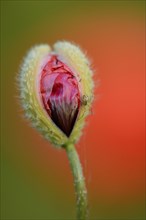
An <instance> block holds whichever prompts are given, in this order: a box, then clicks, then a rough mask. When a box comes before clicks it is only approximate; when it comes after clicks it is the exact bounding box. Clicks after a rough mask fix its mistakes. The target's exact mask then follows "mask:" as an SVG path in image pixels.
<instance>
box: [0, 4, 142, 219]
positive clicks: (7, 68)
mask: <svg viewBox="0 0 146 220" xmlns="http://www.w3.org/2000/svg"><path fill="white" fill-rule="evenodd" d="M1 6H2V7H1V10H2V11H1V31H2V32H1V61H2V66H1V94H2V96H1V101H2V103H1V120H2V146H1V165H2V166H1V171H2V172H1V177H2V178H1V188H2V196H1V198H2V199H1V219H18V220H22V219H23V220H24V219H29V220H31V219H33V220H37V219H40V220H43V219H48V220H70V219H75V195H74V187H73V182H72V175H71V172H70V168H69V164H68V161H67V157H66V154H65V152H64V151H63V150H60V151H59V150H56V149H54V148H53V147H52V146H51V145H50V144H49V143H47V142H46V141H45V140H44V139H43V138H42V137H41V136H40V135H39V134H38V133H37V131H35V130H34V129H32V128H31V126H30V125H29V123H28V122H27V121H25V119H23V116H22V110H21V107H20V105H19V100H18V98H17V97H18V91H17V88H16V81H15V78H16V75H17V73H18V70H19V65H20V62H21V61H22V58H23V56H24V54H25V53H26V51H27V50H28V49H29V48H30V47H32V46H33V45H35V44H38V43H48V44H50V45H52V44H53V43H54V42H56V41H57V40H68V41H72V42H75V43H77V44H79V45H80V46H81V48H83V49H84V50H85V51H86V52H87V54H88V56H89V58H90V60H91V62H92V68H93V69H94V71H95V74H94V80H95V85H96V86H95V101H94V104H93V107H92V111H91V115H90V116H89V117H88V119H87V123H86V127H85V129H84V133H83V136H82V138H81V139H80V141H79V143H78V144H77V150H78V152H79V154H80V158H81V161H82V164H83V169H84V173H85V177H86V182H87V188H88V193H89V204H90V218H89V219H95V220H97V219H99V220H101V219H112V220H113V219H116V220H118V219H125V220H127V219H137V220H140V219H144V218H145V213H144V204H145V197H144V195H145V163H144V160H145V156H144V151H145V149H144V130H145V125H144V72H145V50H144V44H145V29H144V28H145V20H144V16H145V11H144V1H132V0H131V1H13V0H11V1H9V0H5V1H4V0H3V1H1Z"/></svg>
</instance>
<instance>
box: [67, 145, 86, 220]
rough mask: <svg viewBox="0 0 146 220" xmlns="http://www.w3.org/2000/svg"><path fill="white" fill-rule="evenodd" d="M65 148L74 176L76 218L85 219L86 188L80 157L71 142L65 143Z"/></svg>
mask: <svg viewBox="0 0 146 220" xmlns="http://www.w3.org/2000/svg"><path fill="white" fill-rule="evenodd" d="M65 149H66V153H67V156H68V159H69V163H70V167H71V170H72V174H73V178H74V186H75V191H76V205H77V219H78V220H86V219H87V213H88V203H87V190H86V186H85V179H84V176H83V171H82V166H81V163H80V159H79V156H78V153H77V151H76V149H75V146H74V145H73V144H68V145H66V146H65Z"/></svg>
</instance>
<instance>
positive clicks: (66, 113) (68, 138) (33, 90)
mask: <svg viewBox="0 0 146 220" xmlns="http://www.w3.org/2000/svg"><path fill="white" fill-rule="evenodd" d="M19 87H20V98H21V102H22V105H23V108H24V110H25V115H26V117H27V118H28V119H30V120H31V122H32V125H33V126H34V127H36V128H37V129H38V130H39V131H40V132H41V133H42V135H43V136H44V137H45V138H46V139H48V140H49V141H51V142H52V143H53V144H54V145H55V146H64V145H67V144H68V143H75V142H76V141H77V140H78V138H79V137H80V135H81V129H82V127H83V125H84V120H85V116H86V115H87V114H88V113H89V110H90V106H91V102H92V97H93V81H92V71H91V70H90V67H89V61H88V60H87V58H86V57H85V55H84V54H83V53H82V52H81V50H80V49H79V47H77V46H75V45H73V44H71V43H69V42H57V43H56V44H55V45H54V46H53V49H51V48H50V47H49V46H48V45H38V46H35V47H33V48H32V49H31V50H30V51H29V52H28V54H27V55H26V58H25V59H24V62H23V64H22V67H21V70H20V75H19ZM85 98H86V99H85Z"/></svg>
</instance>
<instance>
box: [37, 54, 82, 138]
mask: <svg viewBox="0 0 146 220" xmlns="http://www.w3.org/2000/svg"><path fill="white" fill-rule="evenodd" d="M40 92H41V98H42V101H43V104H44V108H45V110H46V111H47V113H48V114H49V116H50V117H51V119H52V120H53V122H54V123H55V124H56V125H57V126H58V127H59V128H60V129H61V130H62V131H63V132H64V133H65V134H66V135H67V136H69V135H70V133H71V131H72V129H73V127H74V124H75V121H76V118H77V115H78V112H79V107H80V92H79V88H78V82H77V79H76V78H75V76H74V74H73V72H72V71H71V70H70V69H69V67H67V66H66V65H65V64H64V63H63V62H62V61H60V60H59V59H58V57H57V56H56V55H52V56H51V59H49V61H48V62H47V64H46V65H45V67H44V68H43V70H42V73H41V80H40Z"/></svg>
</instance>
